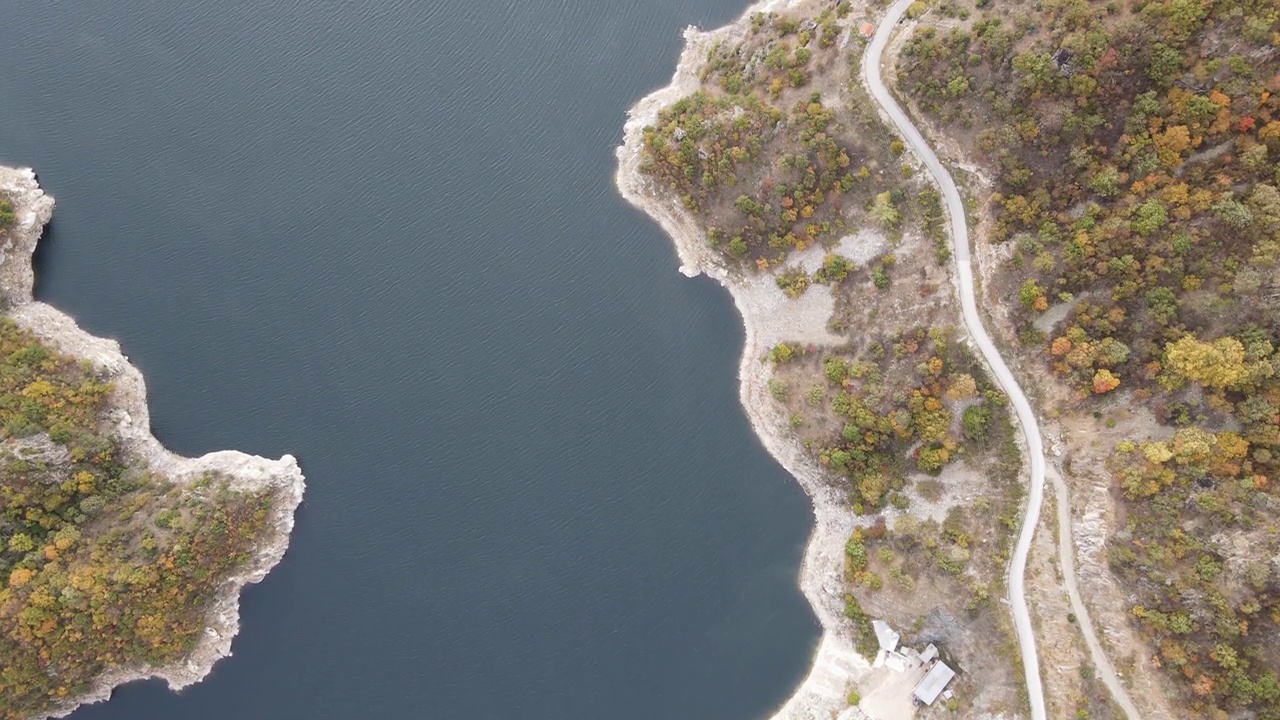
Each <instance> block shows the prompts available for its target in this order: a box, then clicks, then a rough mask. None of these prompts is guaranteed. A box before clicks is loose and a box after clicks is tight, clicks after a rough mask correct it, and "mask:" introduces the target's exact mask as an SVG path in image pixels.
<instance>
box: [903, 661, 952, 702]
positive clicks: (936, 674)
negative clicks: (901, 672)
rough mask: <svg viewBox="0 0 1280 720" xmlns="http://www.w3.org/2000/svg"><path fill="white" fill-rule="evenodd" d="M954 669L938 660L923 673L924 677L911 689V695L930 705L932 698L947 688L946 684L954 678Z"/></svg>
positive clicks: (934, 698) (936, 697)
mask: <svg viewBox="0 0 1280 720" xmlns="http://www.w3.org/2000/svg"><path fill="white" fill-rule="evenodd" d="M955 676H956V671H955V670H952V669H951V668H949V667H947V664H946V663H944V662H942V661H941V660H939V661H938V662H936V663H934V664H933V667H932V668H930V670H929V672H928V673H927V674H925V676H924V679H923V680H921V681H920V684H919V685H916V689H915V690H912V691H911V695H912V697H914V698H915V699H916V700H919V701H920V702H922V703H924V704H925V705H932V704H933V701H934V700H937V699H938V696H939V695H941V694H942V691H943V690H946V689H947V685H948V684H949V683H950V682H951V681H952V680H954V679H955Z"/></svg>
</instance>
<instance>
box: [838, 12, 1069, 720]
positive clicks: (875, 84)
mask: <svg viewBox="0 0 1280 720" xmlns="http://www.w3.org/2000/svg"><path fill="white" fill-rule="evenodd" d="M911 2H912V0H897V2H895V3H894V4H893V5H892V6H890V7H889V10H888V12H886V13H885V16H884V18H883V19H882V20H881V21H880V27H878V28H876V33H875V36H874V37H873V38H872V39H871V44H870V45H869V46H868V48H867V54H866V57H865V59H864V60H863V63H862V72H863V76H864V77H865V78H866V81H867V87H868V89H870V91H871V96H872V97H873V98H874V99H875V101H876V103H878V104H879V105H880V107H881V109H883V110H884V112H885V113H886V114H887V115H888V116H889V118H890V119H891V120H893V124H894V125H896V126H897V128H898V132H900V133H901V134H902V139H903V140H905V141H906V143H907V144H908V145H910V146H911V149H912V150H914V151H915V153H916V156H917V157H919V158H920V159H921V160H922V161H924V164H925V167H926V168H928V169H929V172H930V173H931V174H932V175H933V177H934V179H935V180H936V181H937V183H938V186H939V188H941V190H942V196H943V198H944V199H945V201H946V206H947V214H948V215H949V216H950V217H951V240H952V248H953V251H954V254H955V258H956V279H957V281H958V283H959V290H960V308H961V311H962V314H963V316H964V324H965V327H966V328H967V329H968V330H969V335H970V336H971V337H972V338H973V341H974V343H976V344H977V346H978V350H979V351H981V353H982V357H983V358H985V359H986V361H987V365H988V366H989V367H990V368H991V372H992V373H993V374H994V375H995V378H996V382H998V383H1000V387H1001V388H1003V389H1004V392H1005V394H1006V395H1008V396H1009V402H1010V403H1011V404H1012V405H1013V409H1014V412H1016V413H1017V415H1018V423H1019V424H1020V425H1022V433H1023V435H1024V436H1025V437H1026V442H1027V457H1028V458H1029V459H1030V461H1031V492H1030V493H1029V496H1028V498H1027V513H1026V517H1024V518H1023V520H1022V530H1021V532H1020V533H1019V535H1018V543H1017V545H1015V546H1014V549H1013V558H1012V559H1011V560H1010V562H1009V603H1010V605H1011V607H1012V610H1013V625H1014V629H1015V630H1016V631H1017V634H1018V645H1019V647H1020V648H1021V650H1022V669H1023V673H1024V674H1025V675H1026V683H1027V697H1028V699H1029V700H1030V702H1031V718H1032V720H1046V718H1045V709H1044V687H1043V686H1042V685H1041V682H1040V661H1039V655H1038V654H1037V653H1036V637H1035V633H1034V632H1033V631H1032V627H1031V614H1030V612H1028V610H1027V597H1026V587H1025V579H1026V570H1027V553H1028V551H1030V549H1031V537H1032V535H1034V534H1035V530H1036V525H1037V524H1038V523H1039V521H1040V506H1041V505H1043V504H1044V467H1045V463H1044V445H1043V443H1042V442H1041V440H1040V425H1039V423H1037V422H1036V416H1035V413H1033V412H1032V411H1031V403H1030V402H1029V401H1028V400H1027V396H1026V394H1025V393H1023V392H1022V388H1021V387H1019V386H1018V381H1017V380H1015V379H1014V377H1013V373H1012V372H1010V371H1009V366H1008V365H1006V364H1005V362H1004V358H1002V357H1001V356H1000V351H999V350H997V349H996V346H995V343H993V342H991V336H990V335H988V334H987V330H986V328H985V327H983V325H982V318H981V317H980V316H979V315H978V304H977V302H976V300H975V299H974V290H973V267H972V264H971V260H970V257H969V226H968V222H967V221H966V220H965V214H964V203H963V202H962V201H961V199H960V191H959V190H957V189H956V183H955V180H953V179H952V178H951V173H949V172H947V169H946V168H944V167H943V166H942V162H941V161H939V160H938V156H937V155H936V154H934V152H933V149H932V148H930V147H929V144H928V143H926V142H925V140H924V137H922V136H921V135H920V131H919V130H917V129H916V126H915V124H913V123H912V122H911V119H910V118H908V117H907V114H906V113H904V112H903V111H902V108H900V107H898V103H897V102H896V101H895V100H894V99H893V96H892V95H890V94H889V91H888V89H886V88H885V86H884V82H883V80H882V79H881V77H880V59H881V56H882V55H883V54H884V48H885V46H886V45H888V44H889V35H890V34H892V32H893V28H894V26H896V25H897V24H898V21H899V20H901V19H902V16H903V15H904V14H905V13H906V11H907V7H908V6H910V5H911Z"/></svg>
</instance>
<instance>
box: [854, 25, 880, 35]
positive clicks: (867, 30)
mask: <svg viewBox="0 0 1280 720" xmlns="http://www.w3.org/2000/svg"><path fill="white" fill-rule="evenodd" d="M858 32H860V33H862V37H871V36H872V35H875V34H876V26H875V25H872V24H871V23H869V22H864V23H862V27H860V28H858Z"/></svg>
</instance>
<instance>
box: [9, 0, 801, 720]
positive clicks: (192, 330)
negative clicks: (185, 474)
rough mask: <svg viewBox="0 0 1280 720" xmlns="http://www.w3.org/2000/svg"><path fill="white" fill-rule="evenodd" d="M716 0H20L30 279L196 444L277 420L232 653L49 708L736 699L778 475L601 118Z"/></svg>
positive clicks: (734, 1) (777, 647) (732, 706)
mask: <svg viewBox="0 0 1280 720" xmlns="http://www.w3.org/2000/svg"><path fill="white" fill-rule="evenodd" d="M744 5H745V0H646V1H643V2H637V1H636V0H523V1H521V2H515V1H513V0H502V1H501V2H476V1H474V0H472V1H461V0H446V1H444V2H408V1H406V0H342V1H335V0H315V1H312V2H305V3H304V2H283V1H281V0H266V1H264V0H219V1H218V2H193V1H191V0H163V1H160V0H116V1H115V2H109V3H108V2H93V3H89V2H81V1H79V0H10V1H9V2H8V3H6V10H5V12H4V14H3V21H2V22H0V68H3V71H0V161H3V162H7V163H9V164H22V165H31V166H33V167H35V168H36V169H37V171H38V172H39V174H40V178H41V181H42V182H43V183H44V185H45V187H46V188H47V189H48V190H49V191H50V192H51V193H52V194H53V195H54V196H55V197H56V198H57V200H58V209H57V212H56V214H55V219H54V223H53V225H52V228H51V231H50V232H49V233H48V234H47V235H46V240H45V243H44V245H43V246H42V250H41V251H40V252H39V253H38V257H37V270H38V273H39V284H38V289H37V294H38V295H39V296H40V297H41V298H42V299H44V300H47V301H49V302H52V303H54V304H56V305H58V306H59V307H61V308H63V309H65V310H66V311H68V312H70V313H71V314H72V315H74V316H75V317H77V318H78V319H79V321H80V323H81V324H82V325H83V326H84V327H86V328H87V329H88V330H90V331H91V332H94V333H96V334H99V335H106V336H110V337H114V338H117V339H119V340H120V341H121V343H122V345H123V346H124V349H125V352H126V353H128V354H129V355H130V357H131V358H132V359H133V361H134V362H135V363H136V364H137V365H138V366H139V367H140V368H141V369H142V371H143V372H144V373H145V374H146V377H147V380H148V385H149V388H150V393H151V407H152V412H153V421H154V425H155V430H156V433H157V435H158V436H159V437H160V439H161V440H162V441H164V442H165V443H166V444H167V445H168V446H170V447H171V448H173V449H175V450H177V451H179V452H182V453H186V454H197V453H203V452H206V451H210V450H216V449H222V448H237V449H240V450H244V451H247V452H253V453H258V454H262V455H268V456H272V457H277V456H279V455H280V454H282V453H286V452H288V453H293V454H294V455H296V456H297V457H298V458H299V459H300V461H301V464H302V467H303V470H304V471H305V473H306V475H307V482H308V490H307V497H306V500H305V503H304V505H303V506H302V508H301V509H300V512H299V515H298V525H297V530H296V531H295V534H294V538H293V544H292V547H291V548H290V550H289V554H288V556H287V557H286V558H285V561H284V562H283V563H282V564H281V565H280V566H279V567H278V568H277V569H276V570H275V572H274V573H273V574H272V575H271V576H270V577H268V579H267V581H266V582H265V583H263V584H262V585H259V586H256V587H253V588H251V589H250V590H249V591H248V592H247V593H246V594H245V596H244V606H243V615H244V625H243V629H242V632H241V635H240V637H238V638H237V639H236V641H235V646H234V653H235V654H234V656H233V657H232V658H230V659H228V660H224V661H223V662H221V663H220V664H219V665H218V666H217V668H216V670H215V671H214V673H213V675H212V676H210V678H209V679H207V680H206V681H205V682H204V683H202V684H200V685H197V686H195V687H192V688H190V689H188V690H187V691H186V692H184V693H182V694H180V695H172V694H170V693H168V692H167V690H165V689H164V687H163V686H162V685H160V684H159V683H154V682H152V683H142V684H135V685H132V686H128V687H126V688H123V689H121V690H119V691H117V693H116V697H115V699H114V700H113V701H112V702H110V703H108V704H106V705H99V706H95V707H91V708H86V709H82V710H80V711H78V712H77V713H76V714H75V715H74V716H73V718H74V720H107V719H111V720H126V719H127V720H149V719H156V720H174V719H177V718H184V719H187V718H190V719H204V718H208V719H209V720H228V719H230V718H273V719H281V718H299V719H302V718H306V719H308V720H311V719H325V720H328V719H333V720H347V719H349V718H374V717H377V718H467V719H477V718H494V719H503V720H506V719H509V718H531V719H543V718H546V719H548V720H552V719H554V720H578V719H581V720H598V719H599V718H609V719H610V720H616V719H635V720H655V719H662V720H679V719H683V718H688V719H690V720H695V719H697V720H708V719H712V720H714V719H719V718H723V719H725V720H730V719H732V720H738V719H740V718H760V717H765V716H767V715H768V714H770V712H771V711H772V710H773V709H775V708H776V706H777V705H778V704H779V703H780V702H781V701H783V700H784V699H785V698H786V697H787V696H788V695H789V694H790V693H791V691H792V689H793V688H794V687H795V686H796V685H797V684H798V683H799V681H800V680H801V679H802V677H803V675H804V674H805V673H806V672H807V669H808V664H809V659H810V657H811V654H812V652H813V649H814V647H815V645H816V642H817V638H818V629H817V626H816V624H815V622H814V620H813V618H812V615H811V613H810V611H809V608H808V606H807V604H806V603H805V601H804V599H803V597H802V596H801V595H800V593H799V591H798V590H797V588H796V587H795V578H796V574H797V568H798V565H799V561H800V555H801V552H802V549H803V545H804V541H805V539H806V537H807V534H808V531H809V528H810V523H811V521H810V511H809V505H808V501H807V499H806V498H805V497H804V495H803V494H802V493H801V491H800V490H799V488H798V487H797V486H796V485H795V484H794V483H793V482H792V481H791V479H790V478H789V476H787V475H786V473H785V472H784V471H783V470H782V469H781V468H780V467H778V466H777V465H776V464H775V463H774V462H773V461H772V460H771V459H770V458H769V457H768V455H767V454H766V453H765V452H764V450H763V449H762V448H761V447H760V445H759V444H758V443H757V441H756V440H755V438H754V436H753V435H752V433H751V431H750V428H749V426H748V424H747V422H746V419H745V417H744V415H743V413H742V410H741V408H740V407H739V405H738V401H737V387H736V379H735V377H734V376H735V374H736V367H737V358H738V354H739V352H740V350H741V343H742V332H741V329H740V324H739V320H738V317H737V315H736V313H735V311H734V309H733V306H732V304H731V302H730V300H729V297H728V295H727V293H725V292H724V291H722V290H721V289H720V288H719V287H717V286H715V285H714V284H713V283H712V282H710V281H707V280H705V279H698V280H688V279H686V278H684V277H682V276H680V275H679V274H677V272H676V265H677V261H676V258H675V255H674V252H673V250H672V248H671V246H670V244H669V243H668V241H667V240H666V238H665V237H664V236H663V235H662V234H661V232H660V230H659V229H658V228H657V227H656V226H655V225H653V224H652V223H650V222H649V221H648V220H647V219H645V218H644V217H642V216H641V215H639V214H638V213H637V212H635V211H634V210H633V209H631V208H630V207H629V206H627V205H626V204H625V203H624V202H623V201H622V200H621V199H620V198H619V197H618V196H617V194H616V192H615V190H614V187H613V182H612V174H613V168H614V159H613V149H614V147H615V146H616V145H617V144H618V142H619V141H620V139H621V125H622V122H623V119H624V112H625V110H626V108H628V107H629V106H630V105H631V104H632V103H633V102H634V101H635V100H637V99H638V98H639V97H640V96H642V95H643V94H644V93H646V92H647V91H648V90H650V89H652V88H653V87H656V86H658V85H661V84H664V83H665V82H666V81H667V79H668V78H669V77H670V74H671V72H672V69H673V67H674V63H675V60H676V57H677V54H678V51H679V47H680V37H679V31H680V29H681V28H682V27H684V26H685V25H687V24H689V23H701V24H703V25H705V26H714V25H719V24H723V23H725V22H728V21H730V20H731V19H732V18H733V17H734V16H736V15H737V14H739V13H740V12H741V11H742V10H743V7H744Z"/></svg>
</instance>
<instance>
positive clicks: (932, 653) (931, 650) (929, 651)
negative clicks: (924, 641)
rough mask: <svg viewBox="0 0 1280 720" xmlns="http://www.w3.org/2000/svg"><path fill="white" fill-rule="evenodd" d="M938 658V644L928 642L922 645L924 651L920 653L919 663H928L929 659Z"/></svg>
mask: <svg viewBox="0 0 1280 720" xmlns="http://www.w3.org/2000/svg"><path fill="white" fill-rule="evenodd" d="M937 658H938V646H937V645H934V644H933V643H929V644H928V645H926V646H925V647H924V652H922V653H920V664H921V665H928V664H929V663H930V662H931V661H933V660H936V659H937Z"/></svg>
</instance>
